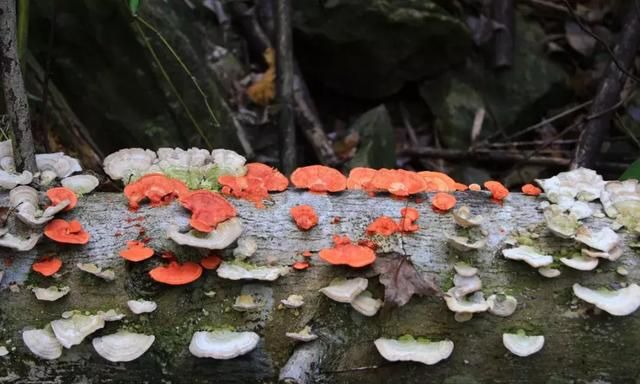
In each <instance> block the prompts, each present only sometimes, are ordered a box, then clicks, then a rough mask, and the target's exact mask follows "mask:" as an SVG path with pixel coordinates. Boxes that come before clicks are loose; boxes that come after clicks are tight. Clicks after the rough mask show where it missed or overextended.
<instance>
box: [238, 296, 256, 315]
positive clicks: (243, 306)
mask: <svg viewBox="0 0 640 384" xmlns="http://www.w3.org/2000/svg"><path fill="white" fill-rule="evenodd" d="M232 307H233V309H235V310H236V311H238V312H247V311H255V310H258V309H260V307H261V305H260V304H258V303H256V301H255V299H254V298H253V296H251V295H240V296H237V297H236V301H235V303H233V306H232Z"/></svg>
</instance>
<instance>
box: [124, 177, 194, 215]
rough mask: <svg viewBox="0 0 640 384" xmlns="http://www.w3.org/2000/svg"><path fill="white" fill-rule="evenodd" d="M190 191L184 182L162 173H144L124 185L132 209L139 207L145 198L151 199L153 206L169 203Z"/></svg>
mask: <svg viewBox="0 0 640 384" xmlns="http://www.w3.org/2000/svg"><path fill="white" fill-rule="evenodd" d="M188 192H189V189H188V188H187V186H186V185H185V184H184V183H183V182H181V181H179V180H175V179H172V178H169V177H167V176H165V175H163V174H161V173H151V174H148V175H144V176H142V177H141V178H139V179H138V180H136V181H134V182H133V183H131V184H129V185H127V186H126V187H124V195H125V197H126V198H127V199H128V200H129V208H131V209H138V207H139V206H140V203H141V202H142V200H144V199H149V202H150V203H151V206H152V207H156V206H160V205H164V204H169V203H170V202H171V201H173V200H174V199H175V198H176V197H181V196H183V195H185V194H186V193H188Z"/></svg>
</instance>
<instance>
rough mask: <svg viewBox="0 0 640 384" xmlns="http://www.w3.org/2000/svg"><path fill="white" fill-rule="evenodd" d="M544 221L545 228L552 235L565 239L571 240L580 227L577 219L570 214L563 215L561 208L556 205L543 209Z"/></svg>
mask: <svg viewBox="0 0 640 384" xmlns="http://www.w3.org/2000/svg"><path fill="white" fill-rule="evenodd" d="M544 220H545V222H546V223H547V228H549V230H550V231H551V232H552V233H553V234H555V235H556V236H559V237H562V238H565V239H570V238H573V236H575V234H576V230H577V229H578V226H580V223H579V222H578V218H577V217H575V216H574V215H573V214H570V213H564V211H563V210H562V208H560V207H559V206H557V205H550V206H549V207H547V208H545V210H544Z"/></svg>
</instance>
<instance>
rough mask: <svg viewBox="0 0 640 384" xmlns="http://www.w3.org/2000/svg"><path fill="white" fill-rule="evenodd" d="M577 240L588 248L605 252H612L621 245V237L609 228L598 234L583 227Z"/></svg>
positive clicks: (578, 231)
mask: <svg viewBox="0 0 640 384" xmlns="http://www.w3.org/2000/svg"><path fill="white" fill-rule="evenodd" d="M575 239H576V240H577V241H579V242H581V243H583V244H586V245H587V246H589V247H591V248H593V249H597V250H599V251H603V252H609V251H611V250H612V249H613V248H614V247H615V246H617V245H618V244H620V236H619V235H618V234H617V233H615V232H614V231H613V230H612V229H611V228H609V227H603V228H602V229H600V230H599V231H597V232H594V231H592V230H591V229H589V228H587V227H585V226H582V227H580V228H578V230H577V232H576V237H575Z"/></svg>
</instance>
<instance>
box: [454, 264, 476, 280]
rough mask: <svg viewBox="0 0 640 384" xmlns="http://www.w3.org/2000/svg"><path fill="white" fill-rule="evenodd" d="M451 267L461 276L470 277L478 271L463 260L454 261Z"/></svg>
mask: <svg viewBox="0 0 640 384" xmlns="http://www.w3.org/2000/svg"><path fill="white" fill-rule="evenodd" d="M453 269H455V271H456V273H457V274H458V275H460V276H463V277H471V276H473V275H475V274H477V273H478V268H475V267H472V266H470V265H469V264H467V263H464V262H458V263H455V265H454V266H453Z"/></svg>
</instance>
